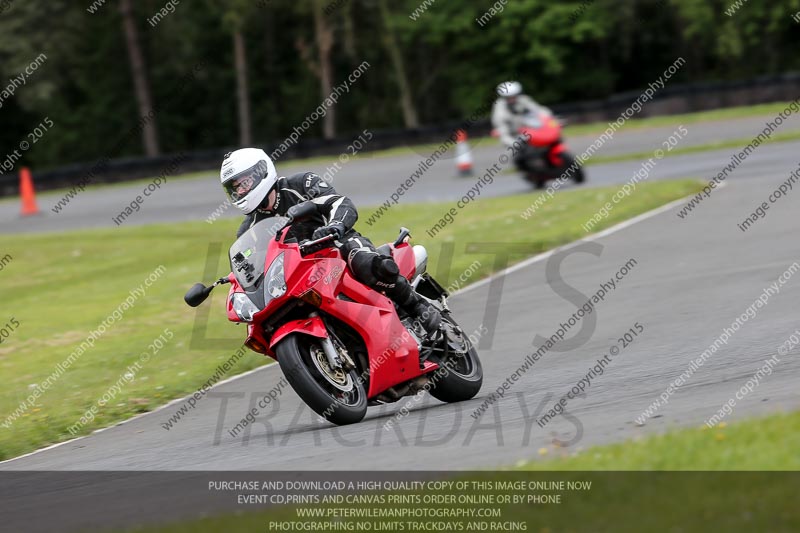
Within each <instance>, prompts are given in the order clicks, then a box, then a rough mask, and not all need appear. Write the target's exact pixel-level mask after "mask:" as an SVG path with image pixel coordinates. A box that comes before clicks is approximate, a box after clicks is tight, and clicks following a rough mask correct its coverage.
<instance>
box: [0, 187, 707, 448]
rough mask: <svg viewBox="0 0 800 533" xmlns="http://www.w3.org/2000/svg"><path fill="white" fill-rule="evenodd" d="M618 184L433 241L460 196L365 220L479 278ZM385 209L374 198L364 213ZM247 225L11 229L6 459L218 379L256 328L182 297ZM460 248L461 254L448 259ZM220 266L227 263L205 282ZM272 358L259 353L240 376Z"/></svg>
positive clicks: (465, 223)
mask: <svg viewBox="0 0 800 533" xmlns="http://www.w3.org/2000/svg"><path fill="white" fill-rule="evenodd" d="M701 187H702V185H701V184H699V183H698V182H697V181H694V180H680V181H659V182H652V183H643V184H639V185H638V188H637V192H636V193H635V194H634V195H633V196H631V197H629V198H627V199H626V200H624V201H623V202H622V203H620V204H619V205H617V206H616V207H615V209H614V211H612V213H611V215H610V216H609V217H608V218H607V219H605V220H604V221H602V222H601V223H600V224H599V225H598V227H597V228H596V229H597V230H598V231H599V230H600V229H602V228H605V227H608V226H611V225H613V224H615V223H617V222H619V221H621V220H625V219H628V218H630V217H633V216H635V215H637V214H640V213H642V212H645V211H648V210H650V209H653V208H655V207H658V206H660V205H663V204H665V203H667V202H669V201H672V200H675V199H677V198H681V197H684V196H687V195H689V194H694V193H696V192H697V191H699V190H700V189H701ZM616 191H617V187H608V188H602V189H576V190H574V191H568V192H564V193H562V194H559V195H557V196H556V197H554V198H553V199H552V200H551V201H549V202H548V203H547V204H545V206H544V207H542V208H541V209H540V210H539V211H537V214H536V215H535V216H534V217H531V218H530V219H529V220H527V221H523V220H522V219H521V217H520V213H521V212H522V210H523V209H525V208H526V207H527V206H529V205H530V204H531V203H532V202H533V200H534V199H535V198H536V197H537V196H538V193H532V194H526V195H520V196H514V197H504V198H490V199H485V200H479V201H476V202H474V203H473V204H470V205H468V206H467V207H466V208H465V209H463V210H462V211H460V212H459V214H458V215H457V216H456V217H455V220H454V222H453V223H452V224H450V225H449V226H447V228H445V229H444V230H443V231H442V232H441V233H440V234H439V235H437V237H436V239H429V238H427V236H426V235H425V230H426V229H427V228H428V227H429V226H430V225H431V224H432V223H434V222H435V221H436V220H438V219H439V218H440V217H441V216H443V214H444V212H445V211H446V210H448V209H450V208H451V207H454V204H449V203H448V204H417V205H404V206H403V207H402V208H397V209H393V210H391V211H389V212H388V213H386V214H385V215H384V216H383V218H381V220H380V223H379V224H376V225H375V226H373V227H371V228H370V227H366V226H365V225H364V224H361V225H360V226H359V225H357V229H360V230H361V231H363V232H364V233H365V234H366V235H367V236H368V237H370V238H371V239H372V240H373V241H374V242H375V243H381V242H385V241H388V240H392V239H394V238H395V236H396V235H397V230H398V228H399V227H400V226H401V225H404V226H406V227H409V228H412V230H415V239H414V240H415V242H416V243H419V244H424V245H426V246H427V247H428V250H429V254H430V263H429V270H430V271H431V272H432V273H433V274H434V276H436V277H437V278H439V280H440V281H441V282H442V283H443V284H444V285H445V286H446V285H447V284H448V283H449V282H450V281H451V280H453V279H456V278H457V277H459V276H461V274H462V273H464V272H465V271H467V270H468V269H469V271H470V272H471V274H470V276H469V279H463V280H462V281H464V282H465V283H466V282H473V281H476V280H478V279H480V278H481V277H483V276H486V275H488V274H490V273H491V272H492V271H493V270H494V268H495V262H494V259H495V254H496V253H498V247H499V251H500V252H502V251H503V250H508V251H511V252H513V255H512V256H511V260H512V262H517V261H520V260H522V259H524V258H526V257H528V256H530V255H533V254H536V253H539V252H541V251H544V250H547V249H550V248H553V247H555V246H558V245H560V244H564V243H567V242H570V241H573V240H575V239H578V238H581V237H583V236H584V235H585V233H584V232H583V230H582V229H581V224H582V223H583V222H585V221H586V219H587V218H589V217H590V216H592V214H594V213H595V212H596V211H597V210H598V209H599V208H600V207H601V206H602V205H603V204H605V203H606V202H607V201H610V199H611V196H612V195H613V194H614V193H615V192H616ZM371 211H372V210H371V209H370V208H367V207H364V208H362V215H363V214H367V213H370V212H371ZM238 224H239V221H238V220H231V219H227V220H221V221H218V222H216V223H215V224H212V225H209V224H207V223H206V222H204V221H199V222H190V223H182V224H160V225H152V226H142V227H120V228H114V229H102V230H91V231H78V232H69V233H58V234H39V235H24V236H9V237H6V238H4V253H8V254H9V255H10V256H11V257H12V258H13V260H12V261H11V262H9V263H7V264H5V266H4V269H3V272H2V279H3V283H4V284H6V285H5V286H6V287H9V288H13V289H12V290H4V291H3V292H4V294H3V304H4V305H3V309H4V311H3V314H2V315H0V324H5V323H6V322H9V321H10V320H11V319H12V318H13V320H15V321H16V322H17V323H18V326H17V327H16V328H15V329H14V330H13V331H12V332H11V334H10V335H9V336H8V337H7V338H4V339H2V340H3V342H2V344H0V377H1V378H2V382H3V384H4V387H3V389H2V391H0V413H1V414H0V417H1V418H0V459H7V458H10V457H14V456H16V455H19V454H21V453H24V452H28V451H31V450H34V449H36V448H40V447H42V446H44V445H46V444H50V443H55V442H60V441H64V440H67V439H69V438H71V437H72V436H73V435H71V434H70V432H68V430H67V428H69V427H70V426H73V425H74V424H76V423H77V422H78V421H79V420H80V419H81V417H82V416H84V419H85V420H86V422H85V424H82V427H81V428H80V431H78V432H77V433H76V435H81V434H87V433H89V432H90V431H91V430H94V429H97V428H101V427H106V426H109V425H112V424H114V423H116V422H119V421H121V420H125V419H127V418H130V417H131V416H133V415H135V414H137V413H142V412H146V411H150V410H152V409H154V408H156V407H158V406H159V405H163V404H165V403H167V402H168V401H169V400H171V399H173V398H179V397H183V396H185V395H186V394H188V393H191V392H193V391H195V390H197V389H198V388H199V386H200V385H201V384H203V383H205V382H206V381H207V380H208V379H209V377H210V376H212V375H213V374H214V373H215V369H216V368H217V367H218V365H220V364H222V363H224V362H225V361H226V360H228V359H229V358H230V357H231V356H232V355H233V354H234V353H235V352H236V350H237V349H238V347H239V346H240V345H241V342H242V340H243V335H244V330H243V328H242V327H238V328H237V327H233V326H232V325H231V324H230V323H229V322H228V321H227V319H226V316H225V314H224V312H223V309H222V305H223V302H224V300H225V297H226V291H224V290H218V291H216V292H215V293H214V295H213V296H212V298H210V301H208V302H206V303H205V304H204V305H203V306H201V307H200V308H198V309H197V310H192V309H189V308H188V307H186V305H185V304H184V303H183V300H182V296H183V294H184V292H185V291H186V289H187V288H188V287H189V286H190V285H191V283H193V282H195V281H204V282H206V283H208V282H210V281H212V280H213V279H215V278H216V277H219V276H221V275H225V274H226V273H227V272H228V271H229V266H228V264H227V248H228V246H229V244H230V243H231V241H232V240H233V236H234V234H235V231H236V228H237V227H238ZM482 244H491V246H492V247H493V248H492V251H491V253H487V252H481V251H480V250H481V245H482ZM484 249H485V248H484ZM443 250H444V251H445V253H442V251H443ZM449 256H452V260H451V261H444V260H440V259H441V257H449ZM207 262H208V263H209V264H211V265H213V267H214V272H213V275H209V276H207V277H206V279H202V278H203V271H204V265H205V264H206V263H207ZM159 265H163V267H164V271H163V274H161V275H160V277H159V278H158V279H157V280H156V281H154V282H153V283H152V285H151V286H150V287H149V288H146V295H145V296H144V297H140V298H138V299H136V301H135V302H134V303H133V306H132V307H131V308H130V309H123V310H122V311H123V312H122V314H121V316H120V317H119V318H116V319H114V320H113V321H112V322H113V323H112V324H110V325H109V327H108V328H107V329H105V332H104V333H103V334H102V335H101V336H100V337H99V338H98V339H97V340H96V341H95V343H94V346H93V347H90V348H88V349H85V351H83V350H81V354H80V355H79V357H77V358H75V357H73V358H72V359H71V360H70V361H69V364H68V365H65V364H64V362H65V360H67V358H68V356H70V354H72V353H73V352H74V351H75V350H76V349H78V347H79V345H80V344H81V343H82V342H84V341H85V340H86V338H87V336H88V335H89V332H90V331H92V330H98V329H99V326H100V324H101V323H103V321H104V320H106V319H107V317H108V316H109V315H111V314H112V313H114V312H115V311H116V310H119V309H120V306H121V305H122V303H123V302H124V301H125V300H126V298H128V297H129V295H130V293H131V292H130V291H132V290H135V289H136V288H137V287H139V286H140V285H142V284H143V283H144V282H145V279H146V278H147V277H148V275H149V274H151V273H152V272H153V271H154V270H155V269H156V268H157V267H159ZM502 266H505V265H500V267H502ZM165 328H169V330H170V331H171V332H172V334H173V337H172V338H171V339H169V340H168V341H167V342H166V343H165V345H164V346H163V348H161V349H160V350H159V351H158V353H157V354H155V355H153V357H152V358H151V359H150V360H149V361H148V362H147V363H146V364H144V365H143V368H141V369H140V370H137V371H136V372H134V373H133V374H134V377H133V379H128V377H129V376H128V377H126V373H128V374H129V373H130V371H129V370H128V369H129V367H130V365H133V364H134V363H136V362H137V361H139V359H140V354H142V353H143V352H145V351H147V350H148V349H149V346H150V344H152V343H153V342H154V339H156V338H158V337H159V336H160V335H161V334H162V333H163V332H164V329H165ZM266 362H267V361H266V360H265V358H264V357H262V356H259V355H257V354H254V353H251V352H247V354H246V355H245V356H244V357H242V358H241V359H239V360H238V361H237V362H236V364H235V365H234V368H232V369H231V370H230V371H228V372H227V375H233V374H236V373H240V372H243V371H246V370H249V369H251V368H255V367H257V366H260V365H263V364H265V363H266ZM59 364H61V365H62V367H61V368H64V367H65V366H66V367H67V368H66V370H65V371H64V372H63V375H60V376H59V377H58V379H56V380H55V381H54V382H53V383H52V384H51V385H50V386H49V388H48V389H47V390H45V391H44V392H43V394H42V395H40V396H39V398H38V399H37V401H36V402H34V403H35V405H33V406H31V405H29V404H26V407H25V408H24V409H23V410H22V411H21V412H18V415H17V417H16V418H15V419H13V420H10V421H9V419H8V418H7V417H9V416H10V415H12V413H14V412H15V411H16V410H17V409H18V408H19V407H20V405H21V404H22V403H23V402H26V400H27V399H28V398H29V396H30V394H31V393H32V391H33V390H34V389H35V387H36V385H37V384H41V383H42V382H44V381H45V380H46V379H47V378H48V376H50V375H51V374H52V373H54V372H56V369H57V368H58V365H59ZM115 384H117V385H118V386H117V388H116V389H115V388H114V385H115ZM117 389H119V390H117ZM112 393H113V394H112ZM104 396H105V397H106V399H105V400H103V401H102V405H100V401H101V399H103V397H104ZM92 408H94V409H95V410H96V411H97V412H96V413H91V415H92V416H91V419H89V418H90V417H89V416H86V415H87V411H89V410H90V409H92ZM3 424H7V426H3Z"/></svg>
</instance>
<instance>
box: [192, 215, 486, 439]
mask: <svg viewBox="0 0 800 533" xmlns="http://www.w3.org/2000/svg"><path fill="white" fill-rule="evenodd" d="M315 210H316V205H315V204H313V203H311V202H305V203H303V204H299V205H297V206H294V207H292V208H291V209H290V210H289V213H288V218H280V217H277V218H272V219H267V220H263V221H261V222H259V223H258V224H256V225H255V226H253V227H252V228H251V229H250V230H249V231H247V233H245V234H243V235H242V236H241V237H240V238H239V239H238V240H237V241H236V242H235V243H234V244H233V245H232V246H231V248H230V262H231V270H232V272H231V273H230V274H229V275H228V276H227V277H224V278H220V279H219V280H217V281H216V282H215V283H214V284H213V285H211V286H209V287H206V286H204V285H203V284H202V283H197V284H195V285H194V286H193V287H192V288H191V289H189V291H188V292H187V293H186V296H185V297H184V300H185V301H186V303H187V304H189V305H190V306H192V307H196V306H198V305H200V304H201V303H202V302H203V301H204V300H205V299H206V298H207V297H208V295H209V294H210V293H211V290H212V289H213V288H214V287H215V286H217V285H221V284H226V283H230V284H231V288H230V291H229V293H228V299H227V311H228V319H229V320H231V321H232V322H244V323H246V324H247V340H246V341H245V345H246V346H248V347H249V348H250V349H251V350H253V351H254V352H257V353H260V354H264V355H266V356H269V357H272V358H274V359H277V361H278V364H279V365H280V367H281V370H282V371H283V373H284V375H285V376H286V379H287V381H288V382H289V384H291V386H292V388H293V389H294V390H295V392H297V394H298V396H300V398H301V399H302V400H303V401H304V402H305V403H306V404H308V406H309V407H311V409H313V410H314V411H315V412H316V413H318V414H319V415H321V416H322V417H324V418H325V419H327V420H328V421H330V422H332V423H334V424H339V425H343V424H352V423H355V422H359V421H360V420H362V419H363V418H364V416H365V415H366V412H367V406H368V405H380V404H384V403H390V402H396V401H397V400H399V399H400V398H402V397H403V396H409V395H413V394H416V393H417V392H418V391H420V390H423V389H426V390H428V391H429V392H430V393H431V394H432V395H433V396H434V397H435V398H437V399H439V400H441V401H443V402H458V401H463V400H469V399H470V398H472V397H474V396H475V395H476V394H477V393H478V391H479V390H480V388H481V384H482V383H483V369H482V368H481V363H480V360H479V359H478V354H477V352H476V351H475V348H474V346H473V345H472V344H471V342H470V340H469V338H468V336H467V334H465V333H464V331H463V330H462V329H461V328H460V327H459V326H458V324H457V323H456V322H455V320H453V317H452V314H451V312H450V310H449V309H448V307H447V296H448V293H447V291H446V290H445V289H443V288H442V286H441V285H439V283H437V282H436V280H434V279H433V278H432V277H431V276H430V275H428V274H427V273H426V271H425V270H426V266H427V251H426V250H425V248H424V247H423V246H419V245H416V246H413V247H412V246H411V245H409V244H408V241H409V231H408V230H407V229H406V228H401V231H400V235H399V236H398V237H397V240H395V241H394V243H392V244H385V245H383V246H381V247H379V248H378V251H379V252H380V253H382V254H384V255H387V256H392V257H393V258H394V260H395V261H396V262H397V264H398V266H399V267H400V273H401V274H402V275H403V276H405V277H406V278H407V279H408V280H409V281H410V282H411V285H412V287H413V288H414V290H415V291H416V292H417V293H418V294H420V295H422V296H423V297H425V298H428V299H429V300H430V301H431V303H432V304H433V305H436V307H437V308H438V309H439V310H440V312H441V315H442V325H441V329H440V331H439V332H438V334H437V335H436V336H435V338H434V339H430V338H428V335H427V334H426V333H425V330H424V329H423V328H422V327H421V325H420V324H418V323H417V321H415V320H414V319H413V318H412V317H409V316H406V315H405V314H404V313H402V311H401V312H398V309H397V308H396V306H395V305H394V303H393V302H392V301H391V300H390V299H389V298H388V297H386V296H385V295H383V294H381V293H379V292H377V291H374V290H372V289H371V288H369V287H367V286H366V285H363V284H361V283H360V282H358V281H356V280H355V279H354V278H353V277H352V275H351V274H350V272H349V270H348V268H347V265H346V264H345V261H344V260H343V259H342V257H341V254H340V253H339V251H338V249H336V248H335V247H334V239H335V237H334V236H332V235H329V236H326V237H323V238H321V239H318V240H315V241H304V242H297V239H296V238H293V237H291V227H292V224H293V223H294V222H298V221H301V220H303V219H307V218H308V217H309V216H311V215H312V214H313V213H314V212H315ZM398 313H400V314H398Z"/></svg>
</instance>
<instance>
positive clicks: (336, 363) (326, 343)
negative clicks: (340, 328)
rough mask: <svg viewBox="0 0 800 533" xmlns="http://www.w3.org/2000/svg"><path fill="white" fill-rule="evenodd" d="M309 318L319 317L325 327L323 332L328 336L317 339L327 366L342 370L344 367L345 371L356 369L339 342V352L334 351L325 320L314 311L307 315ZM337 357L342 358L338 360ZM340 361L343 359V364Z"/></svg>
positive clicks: (330, 334) (330, 333)
mask: <svg viewBox="0 0 800 533" xmlns="http://www.w3.org/2000/svg"><path fill="white" fill-rule="evenodd" d="M309 316H310V317H312V318H316V317H319V319H320V320H322V323H323V324H324V325H325V330H326V331H327V332H328V334H327V335H326V336H325V337H322V338H320V339H319V341H320V344H321V345H322V351H323V352H325V358H326V359H327V360H328V364H329V365H330V367H331V368H342V367H344V369H345V370H352V369H353V368H355V367H356V365H355V363H354V362H353V360H352V359H351V358H350V354H348V353H347V349H346V348H345V347H344V345H342V344H341V342H339V343H338V344H340V345H341V349H340V350H339V351H337V350H336V347H335V346H334V345H333V341H332V340H331V337H332V336H333V334H332V332H331V330H330V329H329V328H328V324H327V323H326V322H325V318H324V317H321V316H320V315H319V313H317V312H316V311H314V312H313V313H311V314H309ZM339 355H341V356H342V357H341V358H339ZM342 359H344V364H343V363H342Z"/></svg>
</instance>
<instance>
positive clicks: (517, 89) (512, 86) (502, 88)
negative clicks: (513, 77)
mask: <svg viewBox="0 0 800 533" xmlns="http://www.w3.org/2000/svg"><path fill="white" fill-rule="evenodd" d="M521 94H522V84H521V83H520V82H518V81H504V82H503V83H501V84H500V85H498V86H497V96H499V97H500V98H513V97H514V96H519V95H521Z"/></svg>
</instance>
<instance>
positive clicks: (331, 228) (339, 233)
mask: <svg viewBox="0 0 800 533" xmlns="http://www.w3.org/2000/svg"><path fill="white" fill-rule="evenodd" d="M328 235H336V239H337V240H341V238H342V237H344V224H342V223H341V222H334V223H332V224H328V225H327V226H322V227H320V228H317V229H315V230H314V234H313V235H312V236H311V240H313V241H316V240H317V239H321V238H323V237H326V236H328Z"/></svg>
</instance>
